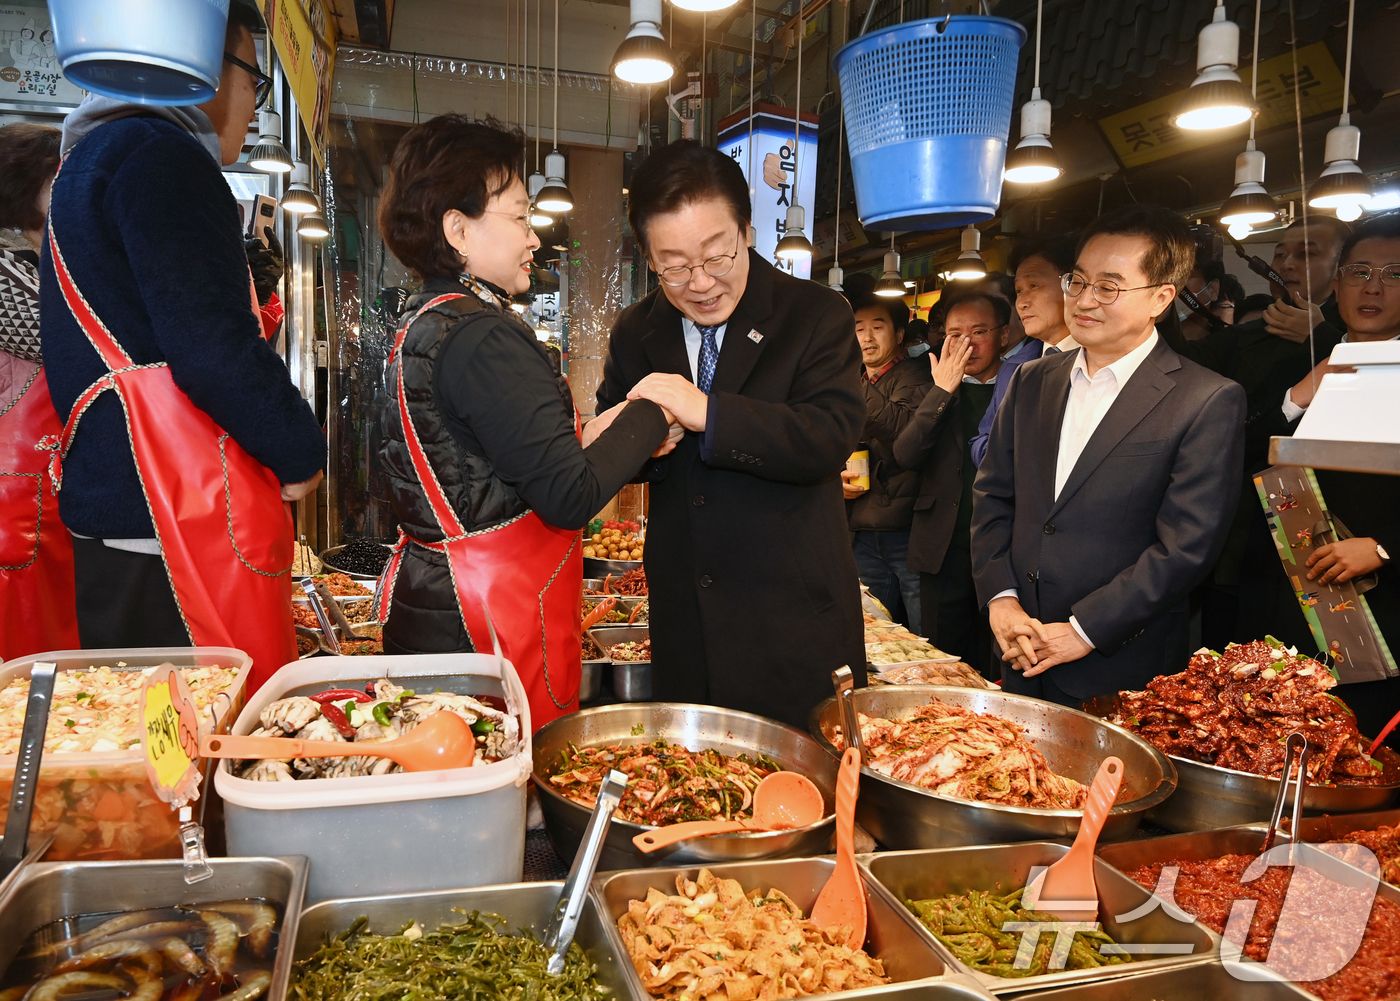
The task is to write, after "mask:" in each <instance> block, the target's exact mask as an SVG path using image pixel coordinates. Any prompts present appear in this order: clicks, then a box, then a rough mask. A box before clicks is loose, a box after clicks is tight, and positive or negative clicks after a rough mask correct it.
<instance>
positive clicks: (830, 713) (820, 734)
mask: <svg viewBox="0 0 1400 1001" xmlns="http://www.w3.org/2000/svg"><path fill="white" fill-rule="evenodd" d="M852 694H853V697H854V700H855V707H856V711H857V712H858V713H861V714H863V715H865V716H869V717H876V718H882V719H887V720H891V721H895V722H900V721H903V720H905V719H907V718H908V717H910V716H911V715H913V714H914V712H915V711H916V710H918V709H920V708H922V707H924V706H927V705H928V704H929V703H930V702H931V701H932V700H934V699H937V700H939V701H941V702H943V703H944V704H946V705H947V706H950V707H953V708H954V709H967V710H971V711H972V712H975V713H979V714H983V715H991V716H996V717H999V718H1000V719H1001V720H1005V721H1008V722H1010V723H1014V724H1016V726H1018V727H1020V728H1021V730H1022V732H1023V733H1024V736H1025V738H1026V740H1027V741H1028V742H1029V743H1030V745H1031V747H1032V748H1034V750H1035V751H1038V752H1039V753H1040V754H1041V755H1043V756H1044V759H1045V763H1046V764H1047V765H1048V766H1049V770H1050V771H1051V772H1053V773H1054V774H1055V775H1056V776H1060V777H1062V778H1064V779H1072V780H1074V782H1077V783H1080V784H1082V785H1084V786H1087V785H1089V784H1090V783H1091V782H1093V779H1094V773H1095V772H1097V771H1098V767H1099V763H1100V762H1101V761H1102V760H1103V759H1104V758H1105V757H1106V756H1108V755H1110V754H1112V755H1116V756H1117V757H1119V758H1121V759H1122V760H1123V785H1122V788H1121V790H1120V791H1119V793H1118V802H1117V804H1116V805H1115V806H1114V807H1113V810H1112V811H1111V812H1110V814H1109V817H1108V821H1107V822H1106V823H1105V824H1104V829H1103V834H1102V835H1101V837H1100V840H1103V841H1114V840H1120V839H1123V838H1127V837H1130V836H1131V835H1132V832H1133V831H1134V830H1136V829H1137V827H1138V826H1139V824H1141V823H1142V820H1143V816H1144V814H1145V813H1146V811H1147V810H1149V809H1151V808H1153V807H1155V806H1158V805H1159V804H1161V803H1162V802H1164V801H1165V800H1166V799H1167V798H1168V797H1169V796H1171V794H1172V793H1173V792H1174V791H1175V790H1176V782H1177V776H1176V768H1175V766H1173V765H1172V763H1171V761H1170V760H1169V759H1168V758H1167V756H1166V755H1165V754H1163V753H1162V752H1161V751H1159V750H1157V749H1156V748H1155V747H1153V746H1152V745H1151V744H1149V743H1148V742H1147V741H1145V740H1143V739H1142V738H1141V737H1138V736H1136V735H1135V734H1132V733H1129V732H1128V731H1127V730H1125V729H1123V728H1122V727H1118V726H1114V725H1113V724H1111V723H1108V722H1105V721H1104V720H1101V719H1097V718H1095V717H1093V716H1090V715H1088V714H1086V713H1082V712H1078V711H1076V710H1074V709H1068V708H1066V707H1064V706H1060V705H1055V704H1054V703H1050V702H1042V701H1040V700H1039V699H1032V698H1026V697H1024V696H1020V695H1010V694H1007V693H1005V692H1001V691H982V690H978V689H972V688H953V687H949V686H945V685H888V686H880V687H877V688H858V689H856V690H855V691H854V692H853V693H852ZM840 729H841V720H840V711H839V706H838V705H837V703H836V699H834V698H830V699H827V700H826V701H824V702H822V703H821V704H820V705H818V706H817V707H816V708H815V709H813V710H812V716H811V721H810V730H811V733H812V735H813V736H814V737H815V738H816V740H817V742H818V743H819V744H820V745H821V746H822V748H823V749H824V750H825V751H826V752H827V753H828V754H829V755H831V757H832V759H833V760H835V759H837V758H839V756H840V754H841V751H840V749H839V748H840V747H843V746H844V745H843V744H841V743H840V741H841V738H840ZM948 753H950V754H954V755H957V754H960V749H959V748H958V747H957V746H955V745H954V746H951V747H950V750H949V752H948ZM965 760H966V761H967V762H968V763H969V765H971V764H972V763H974V762H975V760H976V758H975V756H973V755H971V754H968V755H966V756H965ZM945 763H948V759H945ZM959 764H960V763H959V762H956V761H951V764H949V767H951V768H954V769H956V767H957V766H959ZM955 773H956V771H955ZM1082 816H1083V810H1082V809H1046V808H1041V807H1033V806H1012V805H1005V804H1003V803H994V802H984V801H980V800H977V799H970V798H962V797H960V796H951V795H943V794H940V793H936V792H934V791H932V790H931V789H927V788H924V787H923V786H920V785H915V784H914V783H912V782H906V781H902V780H901V779H897V778H894V777H892V776H891V775H888V774H884V773H883V772H881V771H878V770H876V769H874V768H872V767H870V765H869V764H866V765H865V766H864V767H862V768H861V784H860V800H859V801H858V803H857V804H856V820H857V821H858V822H859V823H860V824H861V826H863V827H864V828H865V829H866V830H867V831H869V832H870V834H871V835H873V836H874V838H875V840H876V841H878V842H879V843H880V845H881V847H883V848H890V849H913V848H946V847H956V846H961V845H986V844H998V843H1004V842H1015V841H1065V842H1067V841H1069V840H1070V839H1073V837H1074V836H1075V834H1077V833H1078V831H1079V821H1080V818H1081V817H1082Z"/></svg>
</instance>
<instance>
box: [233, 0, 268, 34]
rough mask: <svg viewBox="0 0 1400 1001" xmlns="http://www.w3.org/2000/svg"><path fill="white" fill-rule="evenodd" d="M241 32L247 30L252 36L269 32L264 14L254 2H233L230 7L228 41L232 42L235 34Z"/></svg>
mask: <svg viewBox="0 0 1400 1001" xmlns="http://www.w3.org/2000/svg"><path fill="white" fill-rule="evenodd" d="M239 30H246V31H247V32H248V34H250V35H261V34H264V33H265V32H266V31H267V25H266V24H264V23H263V17H262V14H261V13H260V12H259V11H258V8H257V5H256V4H254V3H253V2H252V0H231V2H230V3H229V5H228V29H227V37H228V39H229V40H230V41H232V40H233V36H234V33H235V32H236V31H239Z"/></svg>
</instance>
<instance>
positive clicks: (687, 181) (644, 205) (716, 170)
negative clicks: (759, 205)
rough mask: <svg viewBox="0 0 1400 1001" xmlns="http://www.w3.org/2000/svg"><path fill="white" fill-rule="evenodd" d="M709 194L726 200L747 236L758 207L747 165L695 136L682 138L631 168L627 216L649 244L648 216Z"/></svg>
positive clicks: (639, 238)
mask: <svg viewBox="0 0 1400 1001" xmlns="http://www.w3.org/2000/svg"><path fill="white" fill-rule="evenodd" d="M706 198H718V199H719V200H720V201H722V202H725V203H726V204H727V205H728V206H729V209H730V211H732V212H733V213H734V221H735V222H737V223H738V224H739V228H740V229H741V230H743V235H744V236H745V237H747V236H748V227H749V220H750V219H751V218H752V215H753V212H752V209H751V208H750V206H749V184H748V182H747V181H745V180H744V171H743V170H742V168H740V166H739V164H738V163H736V162H735V161H734V159H733V158H732V157H728V156H725V155H724V154H723V153H721V152H720V151H719V150H717V149H714V148H712V147H710V146H701V145H700V144H699V143H698V142H696V141H695V140H694V139H682V140H680V141H679V142H673V143H671V144H670V145H669V146H662V147H661V148H660V149H658V150H656V151H655V152H654V153H652V154H651V156H649V157H647V158H646V160H645V162H643V163H642V165H641V166H640V167H638V168H637V169H636V170H635V171H633V172H632V186H631V187H630V188H629V189H628V194H627V221H628V222H630V223H631V224H632V233H633V235H634V236H636V238H637V242H638V243H639V244H641V246H642V248H643V249H644V250H645V249H646V246H647V234H646V226H647V222H648V220H650V219H651V218H652V217H653V216H658V215H663V214H664V213H667V212H674V211H676V210H677V209H679V208H681V207H682V206H685V205H689V204H691V203H692V202H698V201H701V200H702V199H706ZM741 249H742V248H741Z"/></svg>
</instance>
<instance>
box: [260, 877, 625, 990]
mask: <svg viewBox="0 0 1400 1001" xmlns="http://www.w3.org/2000/svg"><path fill="white" fill-rule="evenodd" d="M563 889H564V884H563V883H562V882H552V883H510V884H506V885H503V886H481V887H476V888H473V889H467V890H435V891H433V892H431V893H411V894H400V895H395V896H384V897H347V898H343V899H338V900H326V901H323V902H321V903H319V904H315V905H313V906H311V907H308V908H307V909H306V910H305V911H303V912H302V914H301V922H300V926H299V927H298V929H297V936H296V946H295V951H294V953H293V958H294V959H298V960H301V959H306V958H307V957H308V956H310V955H312V954H313V953H315V952H316V950H317V949H319V948H320V947H321V945H322V944H323V943H324V942H325V941H326V939H327V938H328V937H333V936H335V935H338V934H340V933H341V932H343V931H344V930H345V929H346V928H348V927H350V925H351V924H352V923H353V922H354V921H355V919H356V918H358V917H360V916H361V915H363V916H365V917H367V918H369V926H370V928H371V929H372V930H374V931H376V932H378V933H380V934H381V935H393V934H395V933H397V932H398V931H399V929H400V928H402V927H403V926H404V925H406V924H408V923H409V922H410V921H417V922H419V923H420V924H421V925H423V927H424V928H426V929H429V930H431V929H434V928H437V927H438V926H439V925H442V924H449V923H457V922H460V921H461V920H462V915H461V914H460V913H455V912H454V911H453V908H460V909H461V910H463V911H467V912H471V911H489V912H491V913H493V914H499V915H501V917H503V918H505V919H506V928H507V929H509V930H512V931H514V930H516V929H519V928H529V929H530V930H531V931H533V932H534V933H535V934H536V935H542V934H543V933H544V930H545V928H546V926H547V925H548V924H549V919H550V917H551V915H552V914H553V913H554V905H555V904H557V903H558V902H559V893H560V891H561V890H563ZM606 924H607V922H606V921H604V920H603V919H602V918H601V917H600V915H599V912H598V906H597V902H596V901H595V900H594V899H593V898H592V897H590V898H589V899H588V901H587V903H586V904H585V905H584V908H583V916H582V917H581V918H580V919H579V924H578V933H577V935H576V936H575V939H574V940H575V941H576V942H578V944H579V945H580V946H582V947H583V951H584V952H586V953H587V954H588V958H589V959H590V960H591V961H592V962H593V964H594V965H595V966H597V968H598V973H597V977H598V983H599V984H600V985H602V986H603V987H605V988H607V989H608V991H609V995H608V996H609V997H612V998H617V999H619V1001H629V999H630V1001H645V999H646V994H645V993H643V994H640V995H639V994H635V993H634V989H633V982H634V981H635V976H634V977H633V978H631V979H629V978H628V977H627V976H626V974H627V973H628V972H629V971H630V970H631V963H630V961H629V960H628V958H627V956H626V954H625V953H619V952H618V951H617V949H616V946H615V945H614V943H613V940H612V939H611V938H610V937H609V936H608V933H607V928H606V927H605V926H606ZM283 986H284V987H285V986H286V984H285V983H284V984H283Z"/></svg>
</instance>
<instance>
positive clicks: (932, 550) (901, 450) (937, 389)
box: [894, 378, 968, 573]
mask: <svg viewBox="0 0 1400 1001" xmlns="http://www.w3.org/2000/svg"><path fill="white" fill-rule="evenodd" d="M959 388H961V387H959ZM961 397H962V394H961V393H959V392H956V391H954V392H952V393H950V392H948V391H947V390H945V389H943V388H942V387H941V386H937V385H935V384H933V382H932V378H930V382H929V385H928V387H927V392H926V393H925V395H924V398H923V400H922V401H921V402H920V404H919V408H918V409H917V410H916V411H915V412H914V417H913V419H912V420H910V422H909V424H908V426H906V427H905V429H904V432H903V433H902V434H901V435H900V436H899V438H898V439H897V440H896V441H895V444H894V456H895V460H896V461H897V462H899V463H900V464H901V465H903V466H905V467H906V468H909V469H914V470H918V475H919V492H918V497H917V498H916V499H915V502H914V518H913V522H912V523H911V527H910V530H909V558H908V566H909V569H910V570H917V571H918V572H919V573H938V572H939V570H941V569H942V568H943V557H944V556H945V555H946V554H947V552H948V544H949V542H951V541H952V538H953V527H954V526H955V525H956V524H957V520H958V504H959V503H960V502H961V499H962V493H963V482H962V470H963V453H964V452H966V451H967V449H968V443H967V442H964V441H962V440H961V439H960V437H959V435H958V430H959V428H960V427H961V426H962V421H961V420H960V412H959V409H958V402H959V400H960V399H961Z"/></svg>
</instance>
